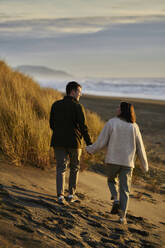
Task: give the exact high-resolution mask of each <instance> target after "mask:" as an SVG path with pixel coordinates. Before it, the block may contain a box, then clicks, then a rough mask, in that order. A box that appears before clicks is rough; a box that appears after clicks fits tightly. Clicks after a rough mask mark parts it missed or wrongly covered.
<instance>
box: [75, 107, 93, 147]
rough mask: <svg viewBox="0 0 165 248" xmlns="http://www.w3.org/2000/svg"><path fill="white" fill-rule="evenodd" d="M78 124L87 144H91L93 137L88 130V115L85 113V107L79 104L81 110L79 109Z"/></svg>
mask: <svg viewBox="0 0 165 248" xmlns="http://www.w3.org/2000/svg"><path fill="white" fill-rule="evenodd" d="M78 124H79V127H80V131H81V134H82V136H83V138H84V140H85V143H86V144H87V145H91V144H92V141H91V137H90V135H89V132H88V126H87V121H86V115H85V110H84V107H83V106H82V105H81V104H79V111H78Z"/></svg>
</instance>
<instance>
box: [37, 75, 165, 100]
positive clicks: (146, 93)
mask: <svg viewBox="0 0 165 248" xmlns="http://www.w3.org/2000/svg"><path fill="white" fill-rule="evenodd" d="M77 81H78V82H79V83H80V84H81V85H82V93H83V94H91V95H97V96H116V97H132V98H143V99H153V100H154V99H155V100H165V78H106V79H92V78H90V79H78V80H77ZM67 82H68V81H67V80H61V79H60V80H59V79H55V80H45V79H44V80H43V79H42V80H41V79H40V80H39V83H40V85H41V86H43V87H51V88H54V89H57V90H58V91H61V92H65V86H66V84H67Z"/></svg>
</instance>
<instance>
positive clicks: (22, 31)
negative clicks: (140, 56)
mask: <svg viewBox="0 0 165 248" xmlns="http://www.w3.org/2000/svg"><path fill="white" fill-rule="evenodd" d="M0 17H1V15H0ZM2 18H3V16H2ZM164 20H165V15H146V16H123V17H121V16H119V17H117V16H115V17H114V16H112V17H110V16H107V17H86V18H84V17H82V18H58V19H31V20H9V21H0V33H1V37H3V36H4V37H10V36H12V37H13V34H14V32H15V33H16V35H17V37H20V38H21V37H22V38H25V37H33V38H35V37H36V38H39V37H40V38H42V37H44V38H45V37H58V36H61V35H68V34H82V33H83V34H85V33H97V32H99V31H103V30H106V29H107V28H109V27H111V26H113V25H116V24H125V23H128V24H129V23H144V22H158V21H164Z"/></svg>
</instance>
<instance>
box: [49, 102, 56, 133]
mask: <svg viewBox="0 0 165 248" xmlns="http://www.w3.org/2000/svg"><path fill="white" fill-rule="evenodd" d="M49 126H50V128H51V129H52V130H53V129H54V126H55V122H54V104H53V105H52V107H51V111H50V118H49Z"/></svg>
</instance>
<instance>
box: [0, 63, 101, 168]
mask: <svg viewBox="0 0 165 248" xmlns="http://www.w3.org/2000/svg"><path fill="white" fill-rule="evenodd" d="M0 88H1V90H0V153H1V156H3V157H4V158H5V159H8V161H10V162H12V163H13V164H15V165H18V166H19V165H22V164H30V165H33V166H37V167H40V168H46V167H49V166H50V164H51V162H52V161H54V159H53V156H54V155H53V152H52V150H51V149H50V138H51V130H50V128H49V113H50V108H51V105H52V103H53V102H54V101H56V100H58V99H60V98H62V97H63V96H62V94H61V93H60V92H58V91H56V90H53V89H48V88H41V87H40V86H39V84H38V83H37V82H35V81H34V80H33V79H32V78H30V77H29V76H26V75H23V74H21V73H20V72H17V71H14V70H12V69H11V68H10V67H9V66H8V65H7V64H6V63H5V62H3V61H0ZM87 120H88V124H89V130H90V132H91V134H92V137H93V139H95V137H97V135H98V134H99V132H100V130H101V128H102V127H103V122H102V121H101V119H100V117H99V116H98V115H97V114H95V113H92V112H90V111H88V110H87Z"/></svg>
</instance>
